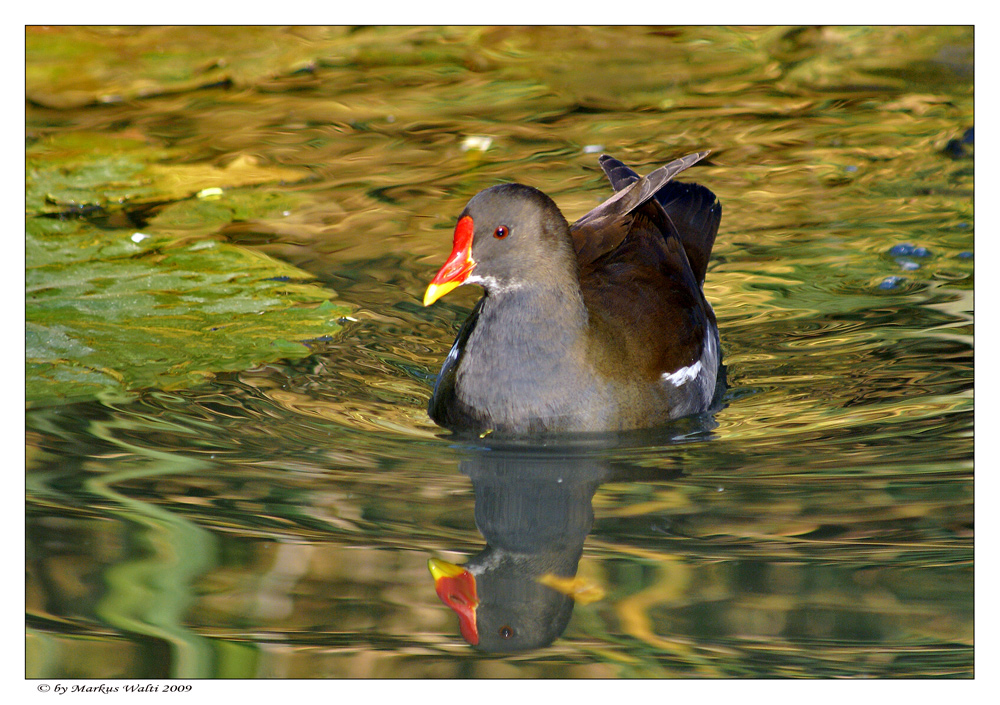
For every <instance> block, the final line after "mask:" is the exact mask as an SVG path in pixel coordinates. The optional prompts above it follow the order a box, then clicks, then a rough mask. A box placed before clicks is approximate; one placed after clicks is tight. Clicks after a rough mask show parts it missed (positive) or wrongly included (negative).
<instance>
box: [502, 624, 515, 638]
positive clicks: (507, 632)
mask: <svg viewBox="0 0 1000 705" xmlns="http://www.w3.org/2000/svg"><path fill="white" fill-rule="evenodd" d="M500 636H502V637H503V638H504V639H510V638H511V637H512V636H514V630H513V629H511V628H510V627H508V626H507V625H506V624H505V625H503V626H502V627H500Z"/></svg>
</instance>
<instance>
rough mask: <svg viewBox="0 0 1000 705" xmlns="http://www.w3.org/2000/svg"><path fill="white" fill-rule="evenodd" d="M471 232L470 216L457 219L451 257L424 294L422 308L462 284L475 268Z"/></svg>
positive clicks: (472, 228) (472, 226)
mask: <svg viewBox="0 0 1000 705" xmlns="http://www.w3.org/2000/svg"><path fill="white" fill-rule="evenodd" d="M473 230H474V225H473V222H472V217H471V216H468V215H467V216H464V217H462V218H460V219H459V221H458V225H456V226H455V244H454V245H453V246H452V248H451V255H449V256H448V261H447V262H445V263H444V266H443V267H441V269H440V270H438V273H437V275H436V276H435V277H434V278H433V279H432V280H431V283H430V286H428V287H427V291H426V292H424V306H430V305H431V304H432V303H434V302H435V301H437V300H438V299H440V298H441V297H442V296H444V295H445V294H447V293H448V292H449V291H451V290H452V289H454V288H455V287H458V286H461V285H462V284H464V283H465V280H466V279H468V278H469V275H470V274H471V273H472V270H473V268H475V266H476V261H475V260H474V259H472V233H473Z"/></svg>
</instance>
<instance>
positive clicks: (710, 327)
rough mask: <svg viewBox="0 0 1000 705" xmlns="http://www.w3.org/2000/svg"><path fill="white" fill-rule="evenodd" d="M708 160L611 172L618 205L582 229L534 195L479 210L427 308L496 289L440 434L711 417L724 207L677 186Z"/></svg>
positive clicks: (466, 342)
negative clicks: (712, 260) (712, 267)
mask: <svg viewBox="0 0 1000 705" xmlns="http://www.w3.org/2000/svg"><path fill="white" fill-rule="evenodd" d="M704 154H705V153H700V154H696V155H691V156H689V157H685V158H683V159H679V160H676V161H675V162H672V163H671V164H668V165H667V166H665V167H662V168H661V169H657V170H656V171H654V172H652V173H651V174H649V175H647V176H646V177H642V178H640V177H638V176H637V175H636V174H635V173H634V172H632V170H631V169H629V168H628V167H626V166H625V165H624V164H622V163H621V162H618V161H616V160H614V159H611V158H610V157H602V159H601V164H602V166H603V167H604V170H605V172H606V173H607V174H608V177H609V178H610V179H611V182H612V185H613V186H614V187H615V189H616V194H615V195H614V196H613V197H612V198H611V199H609V200H608V201H605V202H604V203H603V204H601V205H600V206H598V207H597V208H595V209H594V210H593V211H591V212H590V213H588V214H587V215H585V216H584V217H583V218H581V219H580V220H578V221H577V222H576V223H574V224H573V225H572V226H570V225H568V224H567V222H566V220H565V218H563V216H562V214H561V213H560V212H559V210H558V208H557V207H556V205H555V204H554V203H553V202H552V200H551V199H549V198H548V197H547V196H545V194H543V193H542V192H540V191H538V190H536V189H533V188H530V187H528V186H523V185H520V184H503V185H500V186H495V187H493V188H491V189H487V190H486V191H483V192H481V193H480V194H478V195H477V196H475V197H474V198H473V199H472V200H471V201H470V202H469V205H468V206H467V207H466V209H465V211H464V212H463V214H462V216H461V217H460V219H459V224H458V226H457V228H456V233H455V247H454V250H453V252H452V255H451V257H450V258H449V260H448V262H447V263H446V264H445V266H444V267H442V269H441V271H440V272H439V273H438V275H437V277H435V279H434V281H433V282H432V283H431V286H430V287H428V291H427V296H426V297H425V303H430V302H432V301H434V300H435V299H436V298H438V297H439V296H441V295H443V294H444V293H447V291H450V290H451V289H452V288H454V287H455V286H458V285H459V284H464V283H478V284H480V285H482V286H483V288H484V289H485V295H484V296H483V298H482V299H481V300H480V301H479V303H478V304H477V305H476V307H475V309H474V310H473V312H472V314H471V315H470V316H469V319H468V320H467V321H466V323H465V324H464V326H463V327H462V329H461V330H460V331H459V334H458V337H457V339H456V341H455V344H454V346H453V347H452V349H451V351H450V352H449V354H448V357H447V358H446V360H445V362H444V365H443V366H442V369H441V373H440V374H439V376H438V380H437V384H436V385H435V388H434V394H433V396H432V398H431V402H430V405H429V407H428V411H429V414H430V416H431V418H432V419H434V420H435V421H436V422H437V423H439V424H441V425H443V426H446V427H449V428H453V429H459V430H473V431H479V432H482V431H496V432H503V433H514V434H520V433H536V432H553V431H559V432H577V431H618V430H627V429H635V428H645V427H651V426H656V425H660V424H663V423H665V422H666V421H669V420H671V419H675V418H679V417H681V416H685V415H688V414H692V413H697V412H700V411H704V410H705V409H707V408H708V407H709V405H710V404H711V402H712V399H713V396H714V394H715V391H716V382H717V375H718V370H719V365H720V360H721V354H720V353H721V351H720V344H719V334H718V329H717V327H716V323H715V315H714V313H713V311H712V308H711V306H710V305H709V304H708V301H707V300H706V299H705V296H704V294H703V293H702V283H703V281H704V277H705V269H706V267H707V263H708V259H709V255H710V253H711V248H712V244H713V242H714V239H715V234H716V231H717V230H718V226H719V221H720V218H721V206H720V205H719V203H718V201H717V200H716V198H715V196H714V195H713V194H712V193H711V192H710V191H709V190H708V189H705V188H704V187H701V186H697V185H694V184H682V183H677V182H673V181H671V179H672V177H673V175H674V174H676V173H678V172H679V171H681V170H683V169H684V168H687V167H688V166H690V165H691V164H693V163H695V162H696V161H698V160H699V159H701V158H702V157H703V156H704Z"/></svg>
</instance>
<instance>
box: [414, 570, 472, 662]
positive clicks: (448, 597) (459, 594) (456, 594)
mask: <svg viewBox="0 0 1000 705" xmlns="http://www.w3.org/2000/svg"><path fill="white" fill-rule="evenodd" d="M427 567H428V568H429V569H430V571H431V575H432V576H434V590H435V591H436V592H437V594H438V597H440V598H441V602H443V603H445V604H446V605H448V606H449V607H450V608H451V609H452V610H453V611H454V612H455V614H457V615H458V624H459V628H460V629H461V630H462V638H463V639H465V640H466V641H467V642H469V643H470V644H472V645H473V646H475V645H476V644H478V643H479V630H478V629H477V628H476V606H477V605H479V598H478V597H477V596H476V578H475V577H474V576H473V575H472V573H470V572H469V571H467V570H466V569H465V568H463V567H462V566H459V565H455V564H454V563H448V562H447V561H442V560H439V559H437V558H431V559H430V560H429V561H427Z"/></svg>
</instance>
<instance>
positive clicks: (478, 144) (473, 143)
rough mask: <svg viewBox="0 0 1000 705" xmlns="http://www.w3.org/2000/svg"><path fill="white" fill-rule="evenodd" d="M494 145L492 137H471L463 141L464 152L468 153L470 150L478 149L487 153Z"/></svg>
mask: <svg viewBox="0 0 1000 705" xmlns="http://www.w3.org/2000/svg"><path fill="white" fill-rule="evenodd" d="M492 144H493V138H492V137H484V136H482V135H469V136H468V137H466V138H465V139H464V140H462V151H463V152H468V151H469V150H472V149H476V150H479V151H480V152H485V151H486V150H487V149H489V148H490V145H492Z"/></svg>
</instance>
